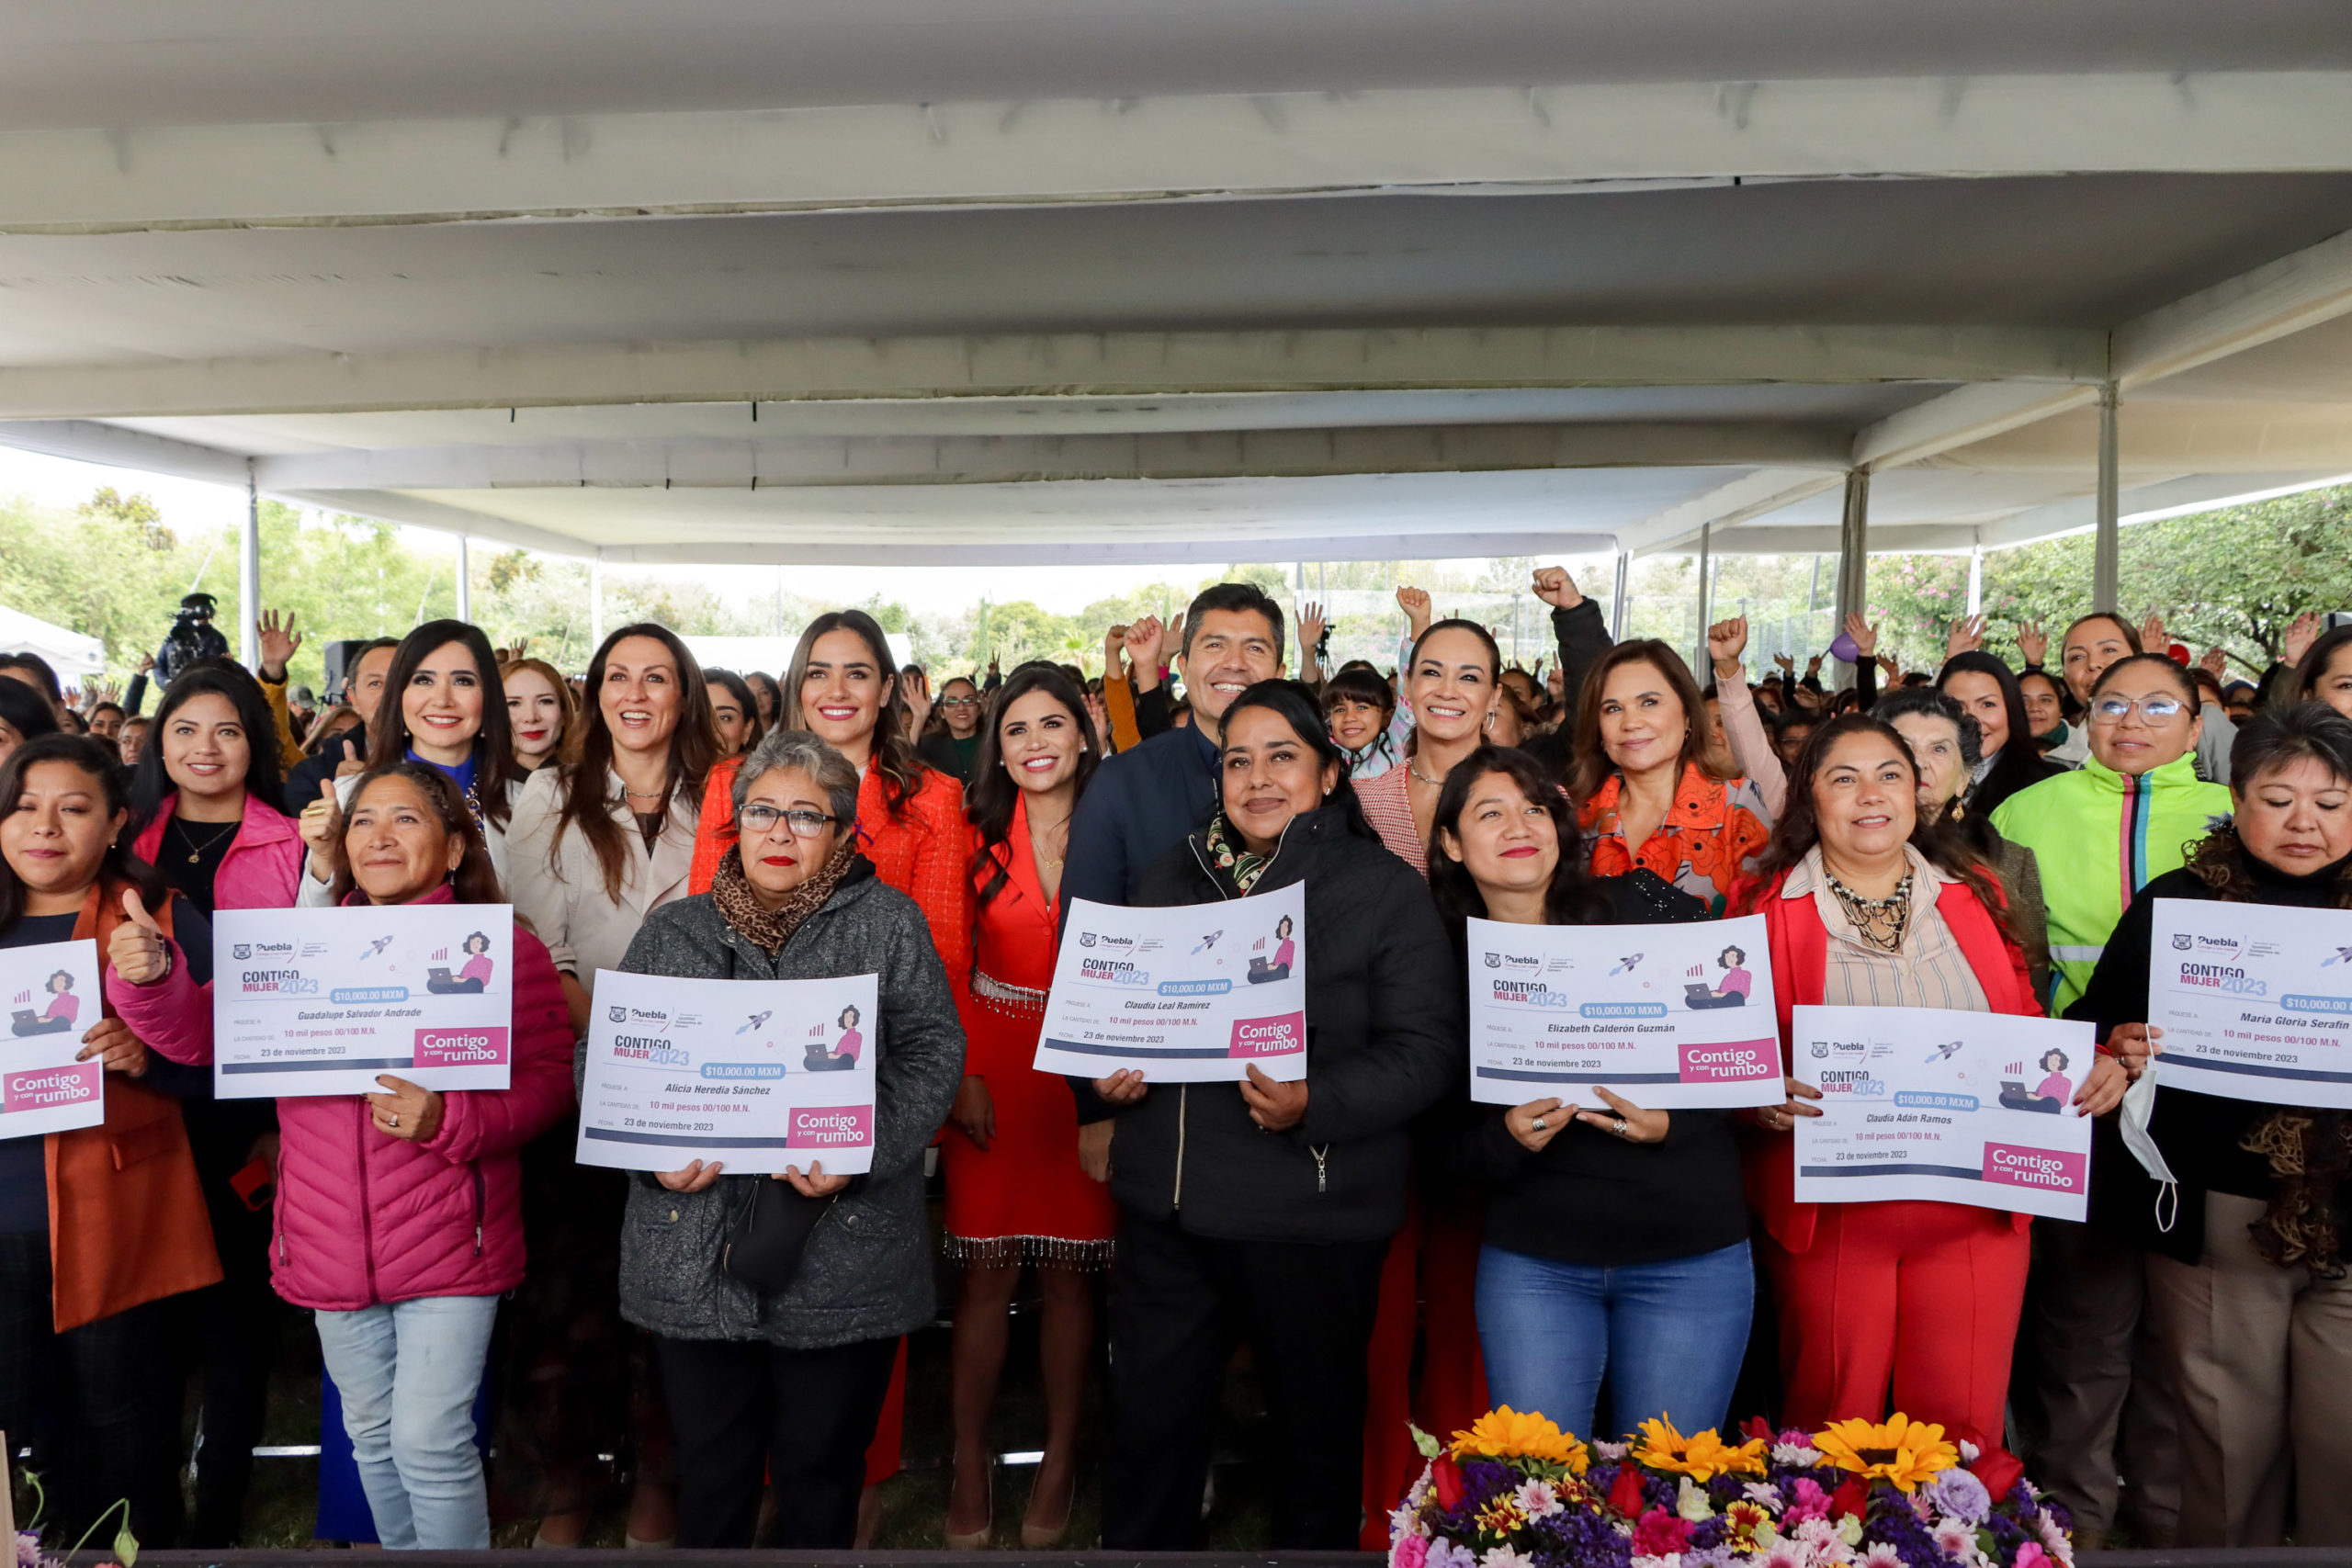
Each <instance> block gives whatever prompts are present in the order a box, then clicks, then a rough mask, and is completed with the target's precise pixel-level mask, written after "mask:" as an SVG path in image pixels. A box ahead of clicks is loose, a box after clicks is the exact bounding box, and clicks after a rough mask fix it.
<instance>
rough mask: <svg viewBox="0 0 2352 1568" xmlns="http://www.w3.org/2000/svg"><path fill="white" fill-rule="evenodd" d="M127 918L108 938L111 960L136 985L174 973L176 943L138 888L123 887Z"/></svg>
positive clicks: (120, 972) (120, 973) (108, 952)
mask: <svg viewBox="0 0 2352 1568" xmlns="http://www.w3.org/2000/svg"><path fill="white" fill-rule="evenodd" d="M122 912H123V915H124V917H125V918H124V919H123V920H122V921H121V923H120V924H119V925H117V926H116V927H115V928H114V934H113V935H112V936H110V937H108V938H107V964H108V965H109V966H110V967H111V968H112V969H113V970H114V972H115V973H116V974H118V975H119V976H122V977H123V978H124V979H126V980H128V981H130V983H131V984H132V985H134V986H152V985H153V984H155V982H156V981H158V980H161V979H162V978H163V977H164V976H166V975H168V974H170V973H171V972H172V942H171V939H170V938H169V937H167V936H165V935H164V929H163V928H162V927H161V926H159V925H157V924H156V923H155V917H154V916H153V915H151V914H149V913H148V912H147V906H146V904H145V903H144V902H143V901H142V900H141V898H140V897H139V890H138V889H137V888H135V887H127V888H125V889H123V894H122Z"/></svg>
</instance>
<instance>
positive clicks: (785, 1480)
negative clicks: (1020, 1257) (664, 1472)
mask: <svg viewBox="0 0 2352 1568" xmlns="http://www.w3.org/2000/svg"><path fill="white" fill-rule="evenodd" d="M729 771H730V772H731V773H733V774H734V779H733V784H732V788H731V790H730V793H729V797H728V801H727V804H726V810H727V814H728V818H729V821H730V823H731V824H733V826H734V827H735V828H736V829H737V836H736V841H735V842H734V843H733V844H731V845H730V846H729V848H728V850H727V852H726V853H725V854H724V856H723V857H722V858H721V859H720V861H719V863H718V870H717V871H716V873H714V874H713V878H712V884H711V888H710V891H709V892H707V893H704V894H697V895H695V896H694V897H688V898H683V899H679V900H677V901H675V902H673V903H669V904H664V905H663V906H662V908H659V909H657V910H655V911H654V912H653V913H652V915H651V916H650V918H649V919H647V920H646V922H645V925H644V928H643V929H642V930H641V931H639V933H638V935H637V939H636V940H635V941H634V942H631V943H630V944H629V949H628V955H627V956H626V957H625V958H624V959H623V960H622V961H621V964H620V965H619V966H620V968H621V969H623V970H625V971H627V972H628V973H630V974H634V975H674V976H682V977H684V978H690V979H708V980H808V979H821V978H828V977H834V976H857V975H872V976H876V1012H877V1014H878V1016H877V1017H876V1018H874V1019H872V1020H871V1021H866V1020H860V1019H858V1018H857V1017H856V1015H855V1013H854V1011H849V1010H845V1011H844V1012H843V1013H842V1017H841V1021H840V1023H839V1024H838V1025H837V1029H838V1030H840V1031H845V1032H854V1033H855V1035H856V1036H857V1038H855V1039H854V1040H846V1039H844V1038H843V1035H842V1033H840V1032H836V1033H835V1034H834V1035H833V1036H832V1037H831V1040H830V1041H828V1042H825V1043H820V1044H819V1046H818V1047H817V1048H818V1049H820V1050H822V1051H824V1052H825V1055H826V1056H827V1058H828V1059H829V1060H830V1059H832V1058H839V1057H843V1056H846V1055H848V1054H849V1052H850V1051H851V1050H854V1051H855V1052H856V1053H857V1054H858V1057H859V1059H860V1060H862V1061H864V1062H865V1063H868V1064H871V1066H872V1068H873V1071H874V1073H875V1089H874V1095H875V1101H874V1139H875V1142H874V1154H873V1168H872V1169H871V1170H870V1171H869V1172H868V1173H867V1174H865V1175H864V1176H857V1177H851V1176H843V1175H836V1174H834V1173H832V1172H830V1171H828V1170H826V1169H825V1168H824V1166H823V1162H822V1161H821V1160H811V1161H809V1162H808V1163H807V1164H806V1165H805V1166H803V1165H795V1166H791V1167H787V1168H786V1170H785V1172H784V1173H783V1174H781V1175H778V1176H773V1177H764V1176H737V1175H732V1174H729V1172H728V1171H727V1169H726V1162H724V1161H714V1162H712V1163H710V1164H707V1165H706V1164H705V1163H703V1162H702V1161H700V1160H695V1161H693V1162H691V1163H689V1164H688V1165H686V1166H685V1167H684V1168H682V1169H678V1170H673V1171H665V1172H662V1174H660V1175H658V1176H649V1175H642V1174H640V1175H638V1176H636V1177H634V1178H633V1179H631V1180H630V1182H629V1191H628V1223H627V1224H626V1225H625V1226H624V1227H623V1228H622V1232H621V1260H620V1291H621V1306H622V1310H623V1312H625V1313H626V1314H628V1318H629V1320H630V1321H631V1322H633V1323H637V1324H640V1325H643V1326H645V1327H647V1328H649V1329H650V1330H651V1331H652V1332H653V1334H654V1336H655V1345H656V1348H657V1350H658V1352H659V1355H660V1359H661V1366H662V1378H663V1381H664V1382H665V1383H666V1384H667V1388H668V1397H669V1408H670V1412H671V1418H672V1422H673V1426H674V1427H675V1428H676V1431H677V1444H678V1544H679V1545H680V1546H682V1547H688V1548H704V1549H709V1548H721V1549H741V1548H743V1547H748V1546H750V1545H751V1544H752V1531H753V1529H754V1527H755V1525H756V1523H757V1521H758V1518H759V1515H760V1499H761V1495H762V1493H763V1491H770V1490H772V1491H773V1492H774V1495H775V1501H776V1510H775V1530H776V1540H775V1544H776V1545H778V1546H783V1547H787V1548H807V1547H818V1548H842V1547H847V1546H848V1545H849V1544H850V1542H851V1540H852V1538H853V1537H854V1534H855V1533H856V1529H857V1524H858V1500H859V1492H860V1485H861V1483H862V1482H863V1481H864V1479H865V1452H866V1450H867V1446H868V1445H869V1444H870V1443H871V1442H872V1440H873V1438H874V1436H875V1428H876V1424H877V1422H878V1421H879V1419H880V1417H881V1415H882V1410H883V1404H884V1400H885V1397H886V1395H887V1394H888V1391H889V1388H890V1385H891V1369H892V1367H893V1365H894V1363H895V1362H896V1360H897V1357H898V1348H899V1342H900V1338H901V1337H902V1336H904V1335H905V1334H906V1333H907V1331H908V1330H910V1329H912V1328H916V1327H919V1326H921V1325H923V1324H925V1323H928V1322H930V1321H931V1318H932V1314H933V1291H932V1273H931V1246H930V1236H929V1228H930V1227H929V1223H928V1221H927V1220H926V1219H925V1217H924V1212H923V1190H922V1188H923V1175H922V1167H923V1150H924V1149H925V1148H926V1147H927V1146H928V1145H930V1143H931V1140H932V1136H933V1134H935V1133H937V1132H938V1130H939V1126H940V1123H941V1122H942V1121H943V1120H944V1117H945V1116H946V1114H947V1107H948V1102H949V1100H951V1099H952V1098H953V1097H954V1095H955V1093H956V1085H957V1083H958V1082H959V1081H960V1079H961V1078H962V1077H963V1072H964V1033H963V1030H962V1028H961V1027H960V1026H959V1025H958V1023H957V1021H956V1005H955V998H954V995H953V993H952V991H951V989H950V987H949V986H948V984H947V974H946V970H945V969H944V966H943V965H942V964H941V963H940V961H939V954H938V952H937V951H936V949H934V948H933V945H932V940H931V932H930V929H929V926H928V924H927V923H926V922H925V920H924V919H923V915H922V910H921V909H920V908H917V907H916V906H915V904H914V902H913V901H912V900H911V899H910V898H908V897H907V896H906V895H904V894H902V893H900V892H899V891H898V890H897V889H895V888H893V887H890V886H888V885H887V884H885V883H884V882H883V881H882V880H881V878H880V877H878V876H876V874H875V871H874V866H873V863H871V862H870V861H868V860H867V859H866V858H865V856H864V855H863V854H861V853H859V852H858V838H859V836H858V832H857V829H858V821H857V816H858V810H859V807H858V794H859V785H858V777H857V770H856V768H855V767H854V766H853V765H852V764H851V763H850V762H849V761H848V760H847V759H846V758H844V757H842V755H841V754H840V753H839V752H837V751H835V750H832V749H831V747H829V746H827V745H826V744H825V743H824V742H823V741H822V740H820V739H818V738H817V737H816V736H814V735H811V734H809V732H808V731H806V730H795V729H782V730H777V731H775V733H773V734H771V735H769V736H768V737H767V738H766V739H763V740H762V741H761V742H760V744H759V745H758V746H757V747H755V748H754V749H753V750H752V753H751V755H750V756H749V757H747V758H744V759H743V760H742V763H741V767H740V768H736V769H731V770H729ZM828 1047H830V1048H828ZM794 1070H796V1071H797V1070H799V1069H798V1067H797V1065H796V1066H795V1068H794ZM831 1070H842V1069H841V1068H840V1067H835V1068H832V1069H831ZM754 1201H758V1202H760V1203H781V1204H784V1205H786V1206H788V1207H789V1208H790V1209H792V1210H796V1211H797V1216H798V1219H799V1220H800V1221H802V1222H805V1228H801V1227H799V1226H795V1227H790V1228H796V1229H798V1230H799V1234H801V1235H805V1236H806V1238H807V1239H806V1241H805V1243H804V1244H803V1250H802V1252H801V1254H800V1257H799V1262H798V1266H797V1269H796V1270H795V1271H794V1272H793V1273H792V1275H791V1278H790V1280H789V1282H788V1283H786V1285H785V1286H784V1287H783V1288H782V1289H780V1290H775V1291H763V1290H761V1289H759V1288H758V1287H756V1286H754V1285H752V1283H750V1282H749V1281H747V1280H742V1279H739V1278H738V1277H737V1276H736V1275H735V1274H733V1273H731V1272H729V1268H728V1236H729V1231H730V1229H731V1227H732V1226H733V1225H734V1224H735V1223H736V1221H737V1220H738V1219H739V1218H740V1217H741V1216H742V1215H743V1214H744V1213H745V1211H746V1210H747V1209H748V1208H749V1207H750V1205H752V1203H753V1202H754Z"/></svg>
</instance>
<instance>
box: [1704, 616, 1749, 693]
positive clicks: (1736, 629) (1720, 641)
mask: <svg viewBox="0 0 2352 1568" xmlns="http://www.w3.org/2000/svg"><path fill="white" fill-rule="evenodd" d="M1746 651H1747V616H1745V615H1734V616H1733V617H1732V618H1731V619H1730V620H1728V621H1717V622H1716V623H1715V624H1714V625H1713V626H1709V627H1708V628H1707V657H1708V658H1710V659H1712V660H1714V661H1715V679H1717V680H1718V681H1728V680H1730V679H1731V678H1732V677H1733V676H1735V675H1736V674H1738V673H1739V656H1740V655H1741V654H1742V653H1744V652H1746Z"/></svg>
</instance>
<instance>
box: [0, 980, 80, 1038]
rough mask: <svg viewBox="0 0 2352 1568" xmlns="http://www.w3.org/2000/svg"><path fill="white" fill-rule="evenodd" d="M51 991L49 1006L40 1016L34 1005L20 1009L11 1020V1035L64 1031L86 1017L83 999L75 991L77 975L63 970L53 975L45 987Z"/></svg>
mask: <svg viewBox="0 0 2352 1568" xmlns="http://www.w3.org/2000/svg"><path fill="white" fill-rule="evenodd" d="M43 988H44V989H45V990H47V991H48V992H49V1006H48V1007H46V1008H44V1009H43V1010H41V1011H40V1013H39V1014H38V1015H36V1014H35V1013H34V1012H33V1010H32V1009H30V1008H19V1009H17V1016H16V1017H15V1018H14V1019H12V1020H10V1021H9V1024H8V1032H10V1033H11V1034H17V1035H28V1034H62V1033H63V1032H65V1031H67V1030H69V1029H71V1028H73V1027H74V1023H75V1022H76V1021H79V1020H80V1018H81V1016H82V998H79V997H77V996H75V995H74V976H73V975H72V974H71V973H69V972H68V971H66V970H63V969H60V970H59V971H58V972H57V973H56V974H54V975H51V976H50V977H49V981H48V984H47V985H46V986H45V987H43Z"/></svg>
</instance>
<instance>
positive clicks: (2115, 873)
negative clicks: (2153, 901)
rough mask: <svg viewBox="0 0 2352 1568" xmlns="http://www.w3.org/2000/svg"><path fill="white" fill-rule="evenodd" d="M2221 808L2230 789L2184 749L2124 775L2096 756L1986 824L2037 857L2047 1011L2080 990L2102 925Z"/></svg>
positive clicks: (2174, 864)
mask: <svg viewBox="0 0 2352 1568" xmlns="http://www.w3.org/2000/svg"><path fill="white" fill-rule="evenodd" d="M2229 814H2230V792H2229V790H2228V789H2227V788H2226V787H2224V786H2223V785H2221V784H2207V783H2206V782H2205V781H2204V780H2202V779H2200V778H2199V777H2198V776H2197V762H2196V759H2195V758H2194V757H2193V756H2189V757H2182V758H2180V759H2179V760H2178V761H2171V762H2166V763H2165V765H2164V766H2163V767H2160V768H2152V769H2150V770H2149V771H2148V772H2146V773H2143V774H2141V775H2140V776H2139V777H2137V778H2129V777H2126V776H2125V775H2123V774H2121V773H2117V772H2116V771H2115V770H2114V769H2112V768H2109V767H2108V766H2107V765H2106V764H2105V763H2103V762H2101V761H2099V760H2098V758H2097V757H2092V758H2090V759H2088V760H2087V761H2085V762H2084V763H2083V765H2082V766H2081V767H2080V768H2079V769H2077V770H2075V772H2073V773H2061V774H2059V775H2058V776H2057V777H2056V778H2054V779H2044V780H2042V781H2041V783H2040V784H2033V785H2031V786H2030V787H2028V788H2025V789H2021V790H2019V791H2018V793H2017V794H2015V795H2011V796H2009V798H2008V799H2007V800H2005V801H2003V802H2002V803H2001V807H2000V809H1999V810H1997V811H1996V812H1994V813H1993V826H1994V827H1995V828H1996V829H1998V830H1999V832H2000V834H2001V836H2002V837H2003V838H2005V839H2007V840H2010V841H2011V842H2012V843H2018V844H2023V845H2025V846H2026V847H2027V848H2028V849H2030V850H2031V851H2032V852H2033V853H2034V858H2035V859H2036V860H2037V861H2039V862H2040V863H2041V896H2042V898H2043V900H2044V901H2045V902H2046V903H2047V904H2048V906H2049V908H2050V975H2051V981H2052V996H2051V997H2050V998H2049V1001H2050V1014H2051V1016H2052V1018H2055V1017H2057V1016H2059V1015H2060V1014H2062V1013H2064V1011H2065V1010H2066V1008H2067V1005H2068V1004H2069V1003H2071V1002H2073V1001H2074V999H2075V998H2076V997H2079V996H2081V995H2082V994H2083V987H2085V986H2086V985H2088V984H2089V983H2090V977H2091V971H2092V970H2094V969H2096V968H2098V958H2099V954H2100V953H2102V952H2104V951H2105V950H2106V947H2107V938H2108V933H2109V932H2110V931H2113V930H2114V929H2115V922H2116V921H2118V920H2120V919H2122V918H2123V910H2124V907H2125V906H2126V905H2128V904H2130V903H2131V899H2132V897H2133V896H2134V895H2136V894H2137V893H2138V892H2139V891H2140V889H2141V888H2143V887H2144V886H2147V884H2148V882H2149V880H2150V879H2151V878H2153V877H2157V876H2162V875H2163V874H2165V872H2168V871H2174V870H2177V869H2178V868H2179V867H2180V866H2182V865H2183V864H2185V863H2187V862H2188V854H2189V851H2190V850H2191V849H2192V848H2194V847H2195V845H2196V843H2197V841H2198V840H2199V839H2202V838H2203V837H2204V836H2205V835H2206V834H2207V833H2210V832H2211V831H2212V830H2213V828H2214V825H2215V824H2216V823H2217V822H2219V821H2220V820H2222V818H2226V817H2228V816H2229Z"/></svg>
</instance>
